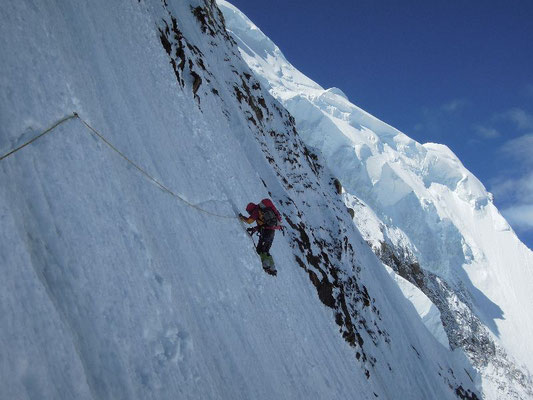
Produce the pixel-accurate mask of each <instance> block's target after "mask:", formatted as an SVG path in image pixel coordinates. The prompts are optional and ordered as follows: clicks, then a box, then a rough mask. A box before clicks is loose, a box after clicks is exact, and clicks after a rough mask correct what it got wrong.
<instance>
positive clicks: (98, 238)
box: [0, 0, 479, 400]
mask: <svg viewBox="0 0 533 400" xmlns="http://www.w3.org/2000/svg"><path fill="white" fill-rule="evenodd" d="M0 18H1V21H0V22H1V23H0V38H1V39H0V40H1V41H2V47H1V48H2V52H5V54H3V55H4V57H2V58H1V59H0V66H1V70H2V72H3V73H2V74H0V85H1V88H2V90H0V117H1V120H2V131H1V135H0V149H2V154H3V153H4V151H8V150H9V149H11V148H13V147H16V146H17V145H20V144H21V143H23V142H24V141H26V140H27V139H29V138H31V137H33V136H34V135H36V134H38V133H40V132H42V131H43V130H44V129H46V128H47V127H48V126H50V125H51V124H52V123H54V122H55V121H57V120H58V119H60V118H63V117H64V116H65V115H68V114H70V113H71V112H73V111H77V112H78V113H79V114H80V116H81V117H82V118H83V119H84V120H86V121H87V122H88V123H90V125H91V126H93V127H94V128H95V129H97V130H98V131H99V132H101V133H102V134H103V135H104V136H105V137H106V139H107V140H109V141H110V143H112V144H113V145H114V146H116V148H117V149H119V150H120V151H121V152H123V153H124V154H125V155H126V156H127V157H128V158H129V159H131V160H133V161H134V162H135V163H136V164H137V165H139V166H142V168H143V169H145V170H146V171H148V172H149V173H150V174H151V175H152V176H154V177H155V178H156V179H157V180H158V181H160V182H162V183H164V184H165V185H166V186H167V187H169V188H170V189H172V191H173V192H174V193H176V194H177V195H179V196H180V197H181V198H182V199H185V200H186V201H187V202H188V203H191V204H193V205H194V207H191V206H190V205H188V204H186V203H185V202H183V201H179V200H177V199H176V198H175V197H173V196H170V195H169V194H168V193H166V192H164V191H162V190H161V189H160V188H159V187H157V186H156V185H154V184H153V183H152V182H150V181H149V180H147V179H146V178H145V177H144V176H143V175H142V174H140V173H139V171H138V170H136V169H135V168H134V167H132V166H131V165H130V164H128V163H127V162H126V161H125V160H124V159H123V158H121V157H120V156H118V155H117V153H116V152H114V151H113V150H111V149H110V148H109V146H108V145H106V144H105V143H103V142H102V141H101V140H100V139H98V138H96V137H95V136H94V135H92V134H91V133H90V132H89V131H88V130H87V128H86V127H85V125H83V124H82V123H81V122H80V120H78V119H72V120H69V121H68V122H65V123H64V124H62V125H60V126H58V127H57V128H56V129H54V131H53V132H52V133H50V135H47V136H44V137H43V138H42V139H40V140H39V141H37V142H35V143H34V144H32V145H30V146H28V147H25V148H24V149H23V150H21V151H20V152H17V153H16V154H14V155H13V156H11V157H9V158H6V159H5V160H3V161H2V162H1V163H0V186H1V187H2V190H1V191H0V221H1V222H2V224H1V227H2V228H1V230H0V254H2V258H1V267H2V271H3V279H2V280H0V325H1V326H2V329H0V346H1V354H2V357H1V358H0V398H2V399H3V398H6V399H35V398H39V399H69V400H70V399H73V398H75V399H143V400H144V399H176V398H180V399H199V398H200V399H250V398H253V399H272V398H291V399H309V398H351V397H353V394H354V393H357V395H358V397H359V398H361V399H375V398H380V399H395V398H410V399H427V398H434V397H437V398H439V399H455V398H458V397H461V398H470V399H474V398H476V395H475V392H476V388H475V386H476V384H478V383H479V377H478V375H477V374H476V373H475V371H474V370H473V369H472V368H471V366H470V365H469V363H468V360H467V359H466V357H465V356H464V354H463V353H462V352H461V351H454V352H449V351H448V350H447V349H446V348H445V347H444V346H442V345H441V344H440V343H438V342H437V341H436V340H435V338H434V337H433V336H432V334H431V333H430V332H429V331H428V330H427V329H426V327H425V325H423V323H422V321H421V320H420V318H419V316H418V314H417V313H416V311H415V309H413V307H412V306H411V303H409V302H408V301H407V300H406V299H405V297H404V295H403V294H402V292H401V291H400V289H399V288H398V285H396V283H395V282H394V281H393V280H392V279H391V277H390V276H389V274H388V273H387V272H386V271H385V270H384V269H383V268H382V266H381V262H380V261H379V260H378V259H377V258H376V256H375V255H374V253H373V252H372V251H371V249H370V248H369V246H368V245H367V243H366V242H365V240H364V239H363V237H362V236H361V234H360V232H359V231H358V230H357V229H356V227H355V226H354V225H353V223H352V220H351V218H350V215H349V214H348V213H347V212H346V207H345V205H344V203H343V201H342V198H341V197H340V196H339V195H338V194H337V193H336V192H335V190H334V188H333V186H332V185H331V181H332V176H331V174H330V172H329V170H328V169H327V168H326V167H324V166H323V165H322V164H323V163H322V158H321V156H320V155H315V154H313V153H312V152H310V151H309V149H308V148H306V147H305V146H304V144H303V143H302V141H301V139H300V136H299V134H298V132H297V130H296V128H295V124H294V120H293V119H292V117H291V116H290V115H289V114H288V112H287V111H286V110H285V109H284V108H283V107H282V106H281V105H280V104H279V103H278V102H277V101H276V100H274V98H272V97H271V96H270V95H269V94H268V92H267V91H266V90H265V89H263V86H262V83H263V82H264V80H261V81H258V80H257V79H256V78H255V77H253V75H252V73H251V70H250V69H249V68H248V67H247V65H246V64H245V63H244V62H243V60H242V59H241V57H240V55H239V52H238V49H237V47H236V45H235V44H234V43H233V42H232V39H231V37H230V36H229V35H228V33H227V32H226V31H225V30H224V23H223V19H222V16H221V14H220V13H219V11H218V9H217V7H216V5H215V4H214V3H213V2H212V1H199V0H191V1H170V0H165V1H158V0H148V1H142V2H128V1H119V2H113V3H109V2H107V1H103V0H97V1H93V2H91V4H90V5H88V4H75V5H74V4H69V3H64V2H62V3H61V4H57V3H54V4H48V3H47V4H44V3H35V2H32V1H25V0H22V1H18V2H11V3H9V4H6V5H5V6H4V7H3V9H2V13H1V14H0ZM259 33H260V32H256V35H255V42H253V43H252V44H253V48H254V49H256V50H257V49H260V48H261V46H265V48H267V49H268V50H269V51H272V52H275V51H276V48H275V47H269V46H270V42H269V41H267V40H263V38H262V36H261V35H259ZM268 54H270V53H268ZM280 65H282V64H281V63H280ZM291 71H292V72H291V73H292V79H293V80H294V81H295V82H297V83H298V84H307V85H308V86H309V87H310V88H313V89H314V90H321V89H320V88H319V87H318V86H317V85H316V84H313V83H312V82H311V81H309V80H306V79H305V77H303V75H301V74H299V73H298V72H297V71H294V70H291ZM286 73H287V72H286V71H285V72H283V73H282V74H281V75H280V76H282V77H285V76H286ZM267 87H268V86H267ZM320 101H324V102H326V103H328V102H329V103H331V102H335V104H337V105H338V106H339V107H341V106H342V107H348V106H349V103H347V100H346V98H345V96H342V94H341V93H339V91H337V90H333V91H330V92H328V93H326V94H324V96H322V98H321V99H320ZM302 105H303V107H304V108H305V107H306V106H307V105H305V104H303V103H302ZM339 110H341V108H339ZM343 110H345V109H343ZM339 112H346V111H339ZM311 114H312V113H311ZM361 115H366V117H365V118H368V119H369V121H370V122H371V121H372V118H371V117H370V116H368V115H367V114H365V113H364V112H363V111H361ZM370 129H371V128H370V127H369V128H367V131H366V132H367V133H368V135H369V137H370V136H372V135H375V134H374V133H372V132H374V131H371V130H370ZM387 129H392V128H387ZM334 144H335V141H332V142H330V145H331V146H332V148H334ZM409 145H410V144H409ZM367 147H368V148H367ZM367 147H364V146H362V142H361V146H360V148H358V150H357V151H358V154H360V155H361V156H362V157H368V158H370V157H371V156H372V148H371V147H369V146H367ZM376 165H379V163H376ZM377 168H378V167H377ZM378 173H379V171H378V170H376V177H377V176H378ZM391 179H392V175H391ZM407 196H409V194H407ZM264 197H272V198H273V200H274V201H275V202H276V205H277V206H278V208H279V209H280V211H281V212H282V214H283V217H284V223H285V225H286V232H285V235H283V234H281V233H277V234H276V238H275V241H274V246H273V248H272V255H273V257H274V260H275V261H276V264H277V268H278V271H279V272H278V276H277V277H276V278H273V277H271V276H269V275H267V274H265V273H264V272H263V271H262V269H261V265H260V261H259V258H258V257H257V255H256V253H255V251H254V248H253V243H252V240H250V238H249V237H248V235H247V234H246V232H245V231H244V230H243V227H242V225H241V224H240V222H239V221H238V220H237V218H236V213H237V212H239V211H243V209H244V206H245V205H246V204H247V203H248V202H249V201H258V200H260V199H262V198H264ZM400 201H401V200H400ZM213 214H216V215H218V217H217V216H216V215H213ZM391 232H392V230H391ZM430 314H431V313H430Z"/></svg>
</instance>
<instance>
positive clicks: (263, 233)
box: [256, 228, 276, 254]
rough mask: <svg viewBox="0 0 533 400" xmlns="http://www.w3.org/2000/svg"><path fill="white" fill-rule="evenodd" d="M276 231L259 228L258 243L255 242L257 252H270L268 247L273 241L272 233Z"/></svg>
mask: <svg viewBox="0 0 533 400" xmlns="http://www.w3.org/2000/svg"><path fill="white" fill-rule="evenodd" d="M275 233H276V231H274V229H264V228H263V229H261V230H259V243H257V248H256V249H257V253H267V254H270V253H269V251H270V247H271V246H272V242H273V241H274V234H275Z"/></svg>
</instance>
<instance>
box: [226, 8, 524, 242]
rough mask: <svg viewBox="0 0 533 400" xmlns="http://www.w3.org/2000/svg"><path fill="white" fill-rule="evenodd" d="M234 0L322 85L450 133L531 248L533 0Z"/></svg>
mask: <svg viewBox="0 0 533 400" xmlns="http://www.w3.org/2000/svg"><path fill="white" fill-rule="evenodd" d="M230 1H231V2H232V3H233V4H234V5H235V6H237V7H238V8H240V9H241V10H242V11H243V12H244V13H245V14H246V15H247V16H248V17H249V18H250V19H251V20H252V21H254V23H255V24H256V25H257V26H259V28H261V30H262V31H263V32H264V33H265V34H266V35H267V36H269V37H270V38H271V39H272V40H273V41H274V42H275V43H276V44H277V45H278V46H279V47H280V49H281V50H282V52H283V53H284V54H285V56H286V57H287V59H288V60H289V61H290V62H291V63H292V64H293V65H294V66H295V67H297V68H298V69H299V70H301V71H302V72H303V73H304V74H306V75H307V76H309V77H310V78H312V79H313V80H315V81H316V82H317V83H319V84H320V85H321V86H323V87H332V86H336V87H339V88H341V89H342V90H343V91H344V92H345V93H346V94H347V96H348V97H349V98H350V100H351V101H352V102H353V103H354V104H356V105H358V106H359V107H361V108H363V109H365V110H366V111H368V112H370V113H371V114H373V115H375V116H377V117H378V118H380V119H382V120H383V121H385V122H387V123H389V124H391V125H393V126H395V127H396V128H398V129H400V130H401V131H402V132H404V133H406V134H407V135H408V136H410V137H412V138H413V139H415V140H417V141H419V142H421V143H426V142H437V143H443V144H446V145H448V146H449V147H450V148H451V149H452V150H453V151H454V152H455V153H456V154H457V155H458V157H459V158H460V159H461V161H462V162H463V163H464V164H465V166H466V167H467V168H468V169H470V170H471V171H472V172H473V173H474V174H475V175H476V176H477V177H478V178H479V179H480V180H481V181H482V182H483V183H484V184H485V186H486V187H487V189H489V191H491V192H492V193H493V194H494V195H495V203H496V205H497V206H498V208H499V209H500V211H502V213H503V214H504V215H505V216H506V217H507V219H508V221H509V222H510V223H511V225H512V226H513V228H514V229H515V231H516V232H517V234H518V235H519V236H520V238H521V239H522V240H523V241H524V242H525V243H526V245H528V246H529V247H530V248H533V21H532V16H533V1H523V0H512V1H490V0H488V1H466V0H465V1H459V0H451V1H431V0H424V1H423V0H409V1H392V0H388V1H385V0H337V1H329V2H327V1H323V0H321V1H318V0H291V1H287V0H268V1H265V0H261V1H259V0H230Z"/></svg>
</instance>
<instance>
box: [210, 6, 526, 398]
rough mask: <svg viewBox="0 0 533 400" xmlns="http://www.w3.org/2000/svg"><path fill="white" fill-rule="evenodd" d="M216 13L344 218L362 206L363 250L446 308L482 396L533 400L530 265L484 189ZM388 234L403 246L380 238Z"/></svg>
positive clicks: (249, 26)
mask: <svg viewBox="0 0 533 400" xmlns="http://www.w3.org/2000/svg"><path fill="white" fill-rule="evenodd" d="M219 5H220V6H221V9H222V10H223V12H224V14H225V17H226V21H227V26H228V30H229V31H230V32H231V33H232V35H233V36H234V38H235V40H236V41H237V42H238V44H239V48H240V51H241V54H242V56H243V58H244V59H245V61H246V62H247V63H248V65H249V66H250V67H251V68H252V69H253V71H254V72H255V74H256V76H257V78H258V79H259V80H260V81H261V83H262V84H263V86H265V87H267V88H268V89H269V91H270V93H271V94H273V95H274V97H276V98H277V99H278V100H280V101H281V102H282V104H283V105H284V106H285V107H286V108H287V109H288V110H289V111H290V112H291V114H292V115H293V116H294V117H295V121H296V126H297V129H298V132H299V133H300V134H301V136H302V138H303V139H304V141H305V142H306V144H308V145H309V146H312V147H314V148H316V149H318V150H319V151H320V152H321V153H322V155H323V156H324V157H325V159H326V163H327V165H328V167H329V168H330V169H331V170H332V171H333V173H334V174H335V175H336V176H337V177H338V178H339V180H340V181H341V182H342V184H343V186H344V188H345V190H346V192H347V195H348V196H347V198H346V202H347V204H348V206H349V207H352V208H354V207H356V206H354V204H353V198H354V196H355V198H356V199H357V203H358V204H361V205H362V206H361V207H359V208H358V212H356V213H355V214H356V216H355V222H356V223H357V224H358V226H359V228H360V230H361V231H362V232H365V231H367V234H366V235H365V240H367V241H368V242H369V243H372V245H373V247H374V249H375V251H376V253H377V254H378V255H379V256H380V257H381V258H382V259H383V260H384V261H388V262H389V264H391V266H394V267H395V269H396V270H397V272H399V273H401V274H403V276H404V277H406V278H408V279H409V280H410V281H411V282H412V283H416V284H417V285H418V286H419V287H420V288H421V289H422V291H424V293H426V294H427V295H428V296H430V298H431V300H432V301H433V302H435V303H438V302H440V303H441V304H439V308H440V312H441V313H442V319H443V322H444V323H445V328H446V329H447V333H448V336H449V339H450V342H451V344H452V347H453V348H456V347H463V348H465V349H466V350H467V351H468V353H469V355H470V357H471V359H472V360H473V362H474V363H475V364H476V366H477V367H478V368H479V369H480V370H481V371H483V373H484V374H485V376H486V377H487V379H486V380H485V382H484V387H485V392H486V394H487V396H488V397H491V396H492V397H494V398H500V396H514V397H516V398H526V397H528V398H530V397H531V398H533V392H532V391H531V385H532V381H531V376H530V372H529V371H531V370H533V345H532V343H531V339H530V338H529V333H530V332H531V331H532V329H533V314H532V313H530V312H529V311H528V310H530V309H531V308H532V306H533V292H532V291H531V287H533V253H532V252H531V251H530V250H529V249H528V248H527V247H526V246H524V245H523V244H522V243H521V242H520V241H519V239H518V238H517V237H516V235H515V234H514V232H513V231H512V230H511V228H510V227H509V225H508V224H507V222H506V221H505V220H504V218H503V217H502V216H501V215H500V214H499V212H498V210H497V209H496V208H495V206H494V204H493V202H492V198H491V195H490V194H489V193H487V191H486V190H485V188H484V187H483V185H482V184H481V182H479V180H478V179H476V178H475V176H473V175H472V174H471V173H470V172H469V171H468V170H466V169H465V168H464V166H463V165H462V164H461V162H460V161H459V160H458V159H457V157H456V156H455V155H454V154H453V153H452V152H451V151H450V149H448V148H447V147H446V146H443V145H439V144H424V145H421V144H419V143H417V142H415V141H413V140H411V139H410V138H408V137H407V136H406V135H404V134H403V133H401V132H399V131H398V130H396V129H395V128H393V127H391V126H389V125H387V124H385V123H383V122H382V121H379V120H378V119H376V118H375V117H373V116H371V115H370V114H368V113H366V112H365V111H363V110H361V109H360V108H358V107H356V106H355V105H353V104H352V103H350V101H349V100H348V99H347V97H346V95H345V94H344V93H343V92H342V91H341V90H339V89H337V88H331V89H327V90H324V89H323V88H322V87H320V86H319V85H318V84H316V83H315V82H313V81H311V80H310V79H309V78H307V77H305V76H304V75H303V74H302V73H301V72H299V71H298V70H296V69H295V68H294V67H293V66H292V65H291V64H290V63H289V62H288V61H287V60H286V59H285V57H284V56H283V54H282V53H281V51H280V50H279V48H278V47H277V46H276V45H275V44H274V43H272V42H271V41H270V40H269V39H268V38H267V37H266V36H265V35H264V34H263V33H262V32H261V31H260V30H259V29H258V28H257V27H256V26H255V25H254V24H253V23H252V22H251V21H249V20H248V19H247V18H246V17H245V16H244V15H243V14H242V13H241V12H240V11H239V10H237V9H236V8H235V7H233V6H232V5H230V4H229V3H227V2H226V1H224V0H219ZM350 195H351V196H350ZM350 202H351V203H350ZM365 207H370V208H371V209H372V210H373V213H372V214H373V215H374V216H375V218H374V219H373V222H372V223H373V224H374V225H375V226H376V229H370V230H369V229H368V226H366V225H367V224H368V222H369V221H368V219H365V220H362V219H361V214H363V215H366V214H365V211H364V208H365ZM384 231H388V232H391V231H394V232H396V233H398V232H399V233H400V235H399V236H398V235H393V236H394V237H393V238H384V237H383V232H384ZM400 238H401V240H400V241H398V240H399V239H400ZM420 267H422V270H420ZM402 269H403V270H402ZM437 336H439V335H437ZM506 353H508V354H506ZM496 387H498V388H496Z"/></svg>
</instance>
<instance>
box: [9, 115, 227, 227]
mask: <svg viewBox="0 0 533 400" xmlns="http://www.w3.org/2000/svg"><path fill="white" fill-rule="evenodd" d="M73 118H77V119H78V120H80V122H81V123H82V124H83V125H84V126H85V127H86V128H87V129H88V130H89V131H90V132H88V133H90V134H93V135H95V136H96V138H97V139H99V140H101V141H102V142H103V143H104V144H105V145H106V146H108V147H109V148H110V149H111V150H113V151H114V152H115V153H117V154H118V155H119V156H120V157H122V158H123V159H124V160H126V161H127V162H128V163H129V164H131V165H132V166H133V167H135V169H137V170H138V171H139V172H140V173H141V174H143V175H144V176H145V177H146V178H148V179H149V180H150V181H151V182H152V183H154V184H155V185H157V186H158V187H159V188H160V189H161V190H163V191H164V192H166V193H168V194H170V195H171V196H173V197H175V198H177V199H178V200H180V201H182V202H183V203H185V204H186V205H187V206H189V207H192V208H194V209H196V210H198V211H200V212H202V213H205V214H208V215H211V216H213V217H218V218H225V219H237V217H236V216H228V215H220V214H216V213H213V212H211V211H208V210H204V209H203V208H201V207H198V206H197V205H196V204H193V203H191V202H189V201H187V200H186V199H184V198H183V197H181V196H180V195H179V194H177V193H175V192H174V191H172V190H171V189H169V188H168V187H167V186H165V185H164V184H162V183H161V182H159V181H158V180H157V179H156V178H154V177H153V176H152V175H151V174H149V173H148V172H147V171H146V170H145V169H144V168H142V167H140V166H139V165H138V164H137V163H136V162H134V161H132V160H131V159H130V158H128V157H127V156H126V155H125V154H124V153H122V152H121V151H120V150H119V149H117V148H116V147H115V146H114V145H113V144H112V143H111V142H110V141H109V140H107V139H106V138H105V137H104V136H103V135H102V134H101V133H100V132H98V131H97V130H96V129H94V128H93V127H92V126H91V125H90V124H89V123H88V122H87V121H85V120H84V119H83V118H81V117H80V116H79V115H78V113H77V112H73V113H72V114H71V115H68V116H66V117H64V118H62V119H61V120H59V121H57V122H56V123H55V124H54V125H52V126H51V127H50V128H48V129H47V130H45V131H44V132H42V133H40V134H39V135H37V136H35V137H34V138H33V139H30V140H29V141H27V142H26V143H24V144H23V145H21V146H19V147H17V148H15V149H13V150H11V151H9V152H8V153H6V154H4V155H3V156H2V157H0V161H2V160H3V159H5V158H7V157H9V156H10V155H12V154H14V153H16V152H17V151H19V150H21V149H22V148H24V147H26V146H27V145H29V144H31V143H33V142H35V141H36V140H37V139H39V138H41V137H43V136H44V135H46V134H47V133H49V132H51V131H53V130H54V129H55V128H57V127H58V126H59V125H61V124H63V123H64V122H66V121H68V120H71V119H73Z"/></svg>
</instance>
